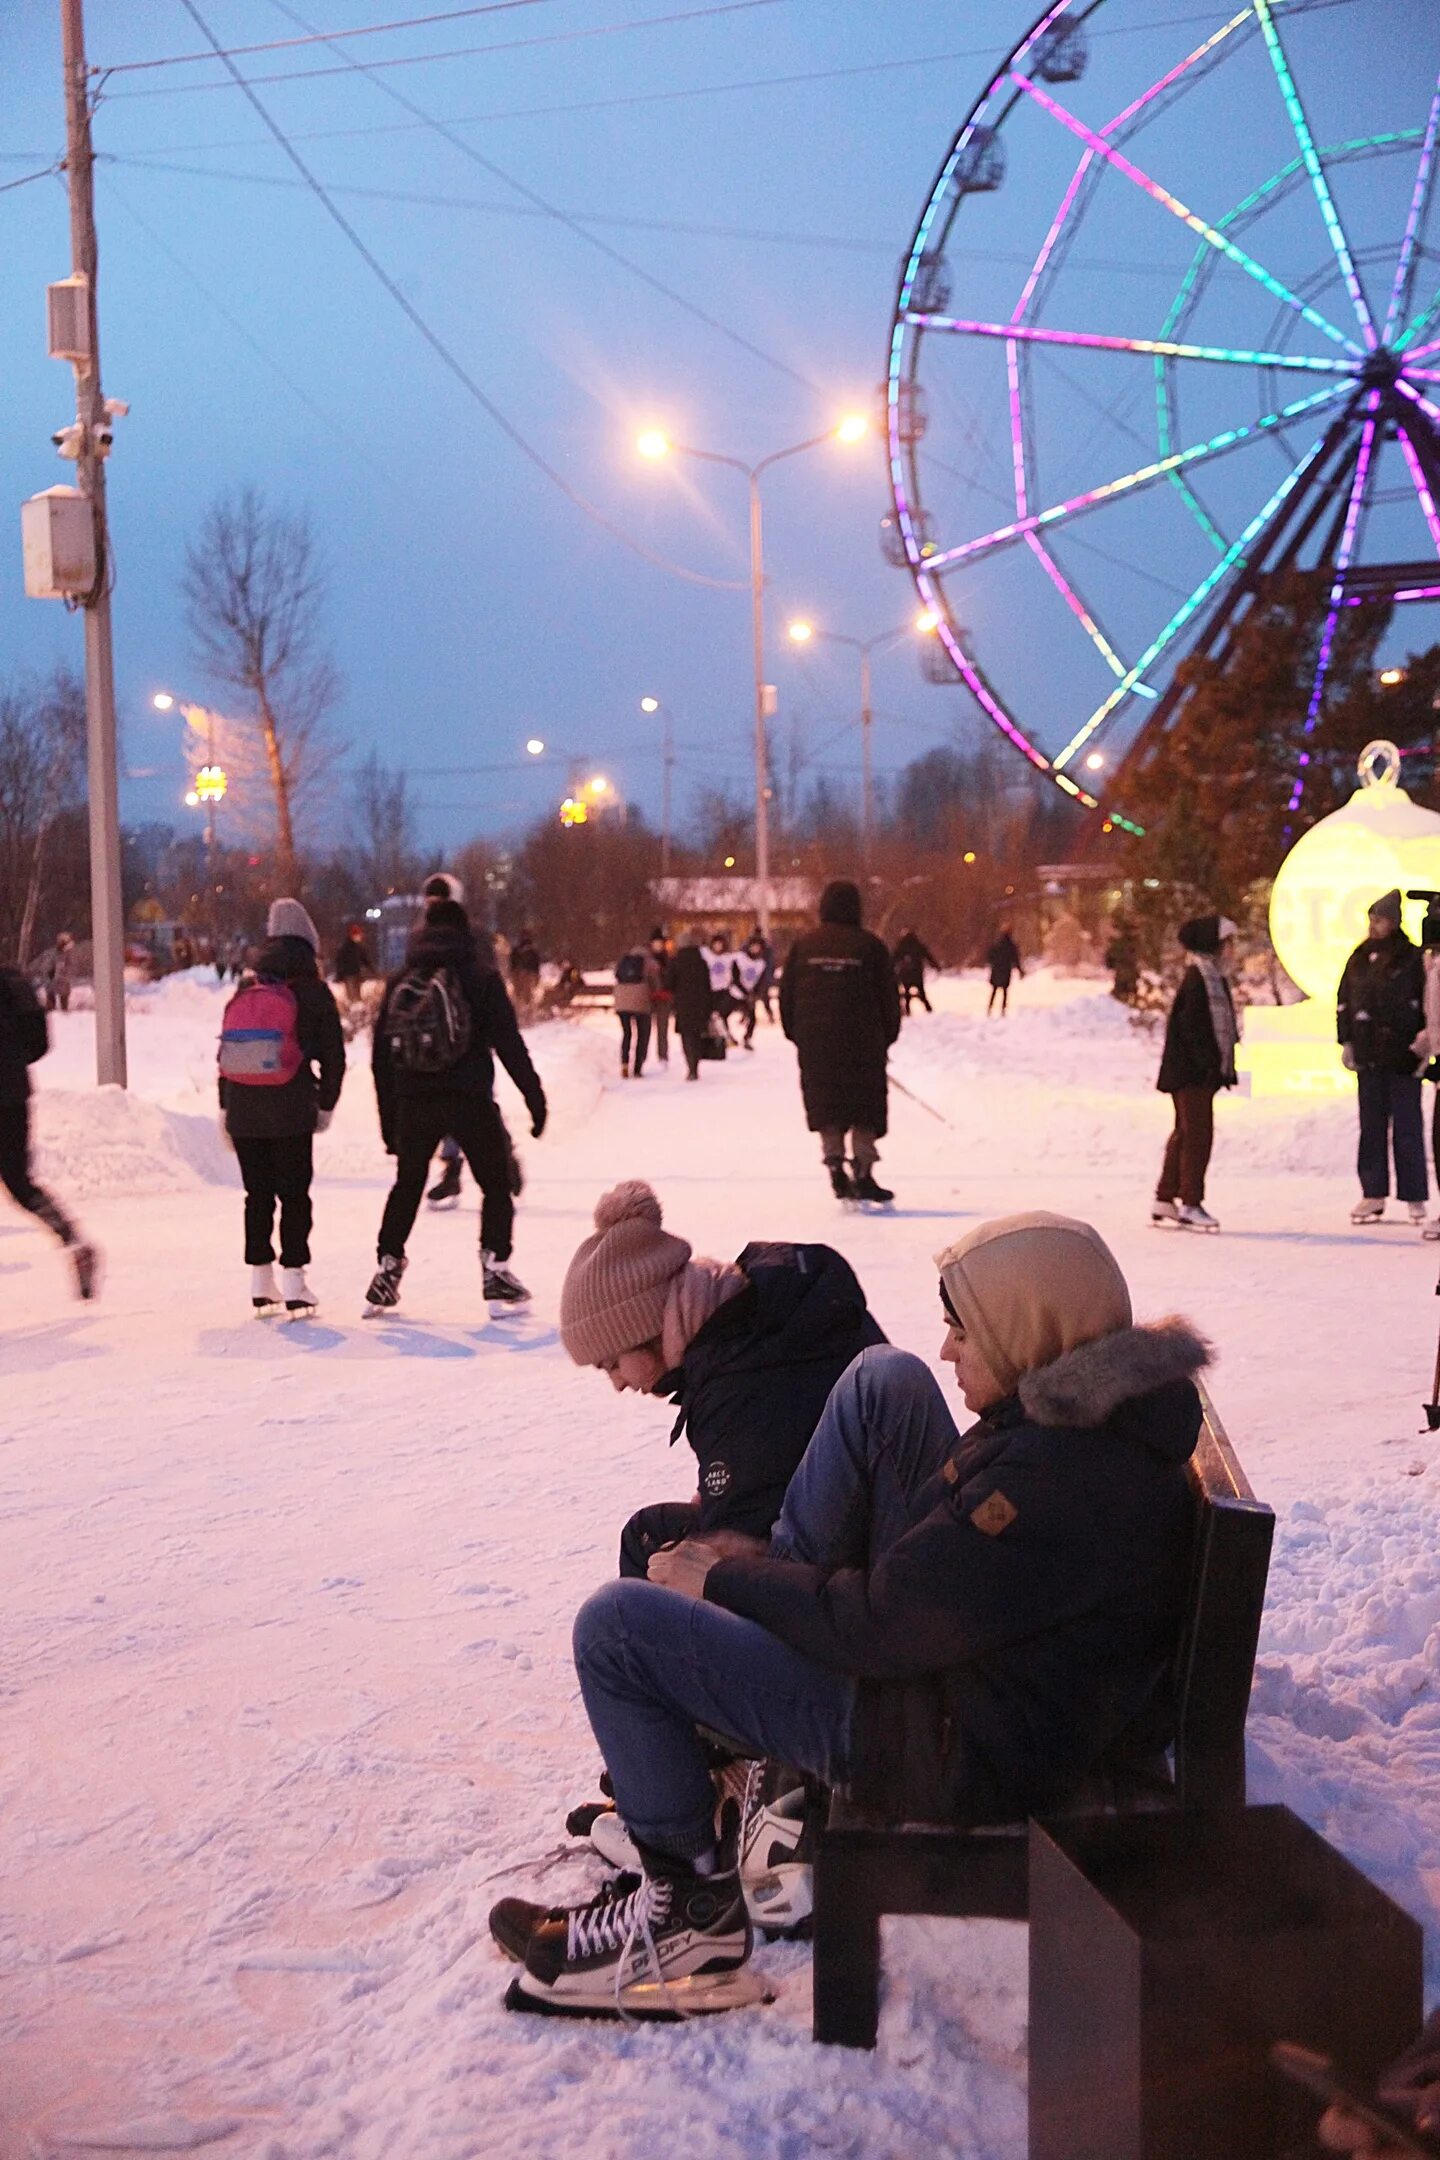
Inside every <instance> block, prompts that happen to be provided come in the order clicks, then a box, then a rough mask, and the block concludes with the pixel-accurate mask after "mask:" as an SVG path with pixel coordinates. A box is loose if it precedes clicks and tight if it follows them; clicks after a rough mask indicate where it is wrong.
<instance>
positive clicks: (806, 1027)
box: [780, 883, 900, 1139]
mask: <svg viewBox="0 0 1440 2160" xmlns="http://www.w3.org/2000/svg"><path fill="white" fill-rule="evenodd" d="M780 1024H781V1026H782V1027H783V1028H784V1030H785V1033H786V1036H787V1037H788V1039H789V1040H790V1041H791V1042H793V1043H794V1045H795V1048H796V1050H797V1051H798V1052H799V1056H800V1093H801V1095H802V1097H803V1099H804V1103H805V1122H806V1123H807V1125H808V1126H809V1128H810V1130H811V1132H833V1131H837V1130H838V1131H841V1132H848V1131H849V1130H850V1128H851V1127H852V1126H856V1125H859V1126H862V1127H864V1128H865V1129H866V1130H867V1131H869V1132H873V1133H874V1134H875V1136H876V1138H877V1139H881V1138H883V1137H884V1134H885V1132H886V1129H887V1123H888V1120H887V1116H886V1105H887V1089H886V1082H885V1061H886V1055H887V1053H888V1051H889V1048H890V1045H891V1043H893V1042H894V1040H895V1038H896V1036H897V1035H898V1034H899V1033H900V991H899V987H898V985H897V984H896V981H895V970H894V968H893V966H892V964H891V960H890V954H889V952H888V951H887V950H886V947H885V943H884V940H883V939H882V938H878V937H876V936H875V934H874V932H873V931H870V930H862V929H861V927H860V896H859V894H858V892H856V889H855V887H854V886H853V885H849V884H845V883H839V884H835V885H831V886H828V887H827V888H826V891H825V893H824V894H823V896H822V898H821V902H820V927H819V929H818V930H807V931H805V932H804V934H803V935H802V936H800V937H798V938H797V939H796V940H795V943H794V944H793V945H792V946H791V948H790V956H789V958H788V959H787V960H786V962H785V972H784V974H783V975H782V976H781V978H780Z"/></svg>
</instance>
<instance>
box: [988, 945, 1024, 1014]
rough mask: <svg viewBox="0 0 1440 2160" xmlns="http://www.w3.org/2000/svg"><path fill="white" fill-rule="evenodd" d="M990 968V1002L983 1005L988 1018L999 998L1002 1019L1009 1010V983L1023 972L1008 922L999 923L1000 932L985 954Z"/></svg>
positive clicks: (1018, 949)
mask: <svg viewBox="0 0 1440 2160" xmlns="http://www.w3.org/2000/svg"><path fill="white" fill-rule="evenodd" d="M985 964H986V966H987V967H988V968H989V970H990V1002H989V1004H988V1005H987V1006H986V1007H985V1017H986V1019H987V1020H988V1019H989V1017H990V1015H991V1013H993V1012H994V1010H995V1000H996V998H997V997H998V998H999V1000H1000V1017H1001V1019H1002V1020H1003V1019H1004V1018H1005V1015H1006V1013H1007V1012H1009V1010H1010V983H1011V980H1012V978H1013V977H1014V976H1016V975H1021V976H1023V975H1024V973H1025V970H1024V968H1023V967H1022V966H1021V964H1020V948H1019V946H1018V945H1017V944H1016V943H1015V933H1014V930H1013V928H1012V926H1011V925H1010V924H1009V923H1008V922H1002V923H1001V925H1000V934H999V936H998V937H997V938H996V940H995V942H994V944H993V945H992V946H991V947H990V950H989V952H988V953H986V955H985Z"/></svg>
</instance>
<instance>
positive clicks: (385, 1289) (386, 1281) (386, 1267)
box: [364, 1253, 405, 1320]
mask: <svg viewBox="0 0 1440 2160" xmlns="http://www.w3.org/2000/svg"><path fill="white" fill-rule="evenodd" d="M404 1273H405V1262H404V1261H403V1260H397V1259H396V1258H395V1256H394V1254H393V1253H386V1254H385V1255H384V1257H383V1258H382V1260H381V1262H380V1265H379V1267H378V1268H377V1269H376V1270H375V1276H374V1280H373V1281H372V1282H371V1284H370V1287H369V1289H368V1290H367V1291H366V1292H365V1315H364V1317H365V1318H366V1319H367V1320H369V1319H371V1318H373V1317H374V1316H375V1315H376V1314H377V1313H382V1312H393V1311H394V1310H395V1307H396V1306H397V1305H398V1304H399V1303H400V1278H401V1276H402V1275H403V1274H404Z"/></svg>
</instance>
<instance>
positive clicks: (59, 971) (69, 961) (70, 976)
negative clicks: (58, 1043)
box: [45, 930, 75, 1013]
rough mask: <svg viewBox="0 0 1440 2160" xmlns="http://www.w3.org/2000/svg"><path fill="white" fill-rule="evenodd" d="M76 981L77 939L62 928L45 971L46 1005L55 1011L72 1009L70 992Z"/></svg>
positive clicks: (47, 1008) (48, 1008) (49, 1010)
mask: <svg viewBox="0 0 1440 2160" xmlns="http://www.w3.org/2000/svg"><path fill="white" fill-rule="evenodd" d="M74 983H75V940H74V938H73V937H72V936H71V935H70V932H69V931H68V930H62V931H61V932H60V934H59V936H58V937H57V938H56V940H55V950H54V952H53V953H52V954H51V956H50V965H49V967H48V968H47V969H46V971H45V1007H46V1010H47V1011H48V1012H54V1011H55V1009H56V1007H57V1006H58V1007H59V1009H60V1011H61V1012H67V1013H68V1012H69V1010H70V992H71V990H72V989H73V987H74Z"/></svg>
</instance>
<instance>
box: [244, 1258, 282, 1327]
mask: <svg viewBox="0 0 1440 2160" xmlns="http://www.w3.org/2000/svg"><path fill="white" fill-rule="evenodd" d="M280 1306H281V1298H280V1285H279V1284H278V1283H277V1282H276V1280H275V1270H274V1268H273V1267H270V1266H266V1267H252V1268H251V1270H250V1307H251V1310H252V1311H253V1313H254V1315H255V1317H256V1319H257V1320H273V1319H274V1318H275V1315H276V1314H277V1313H278V1312H279V1310H280Z"/></svg>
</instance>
